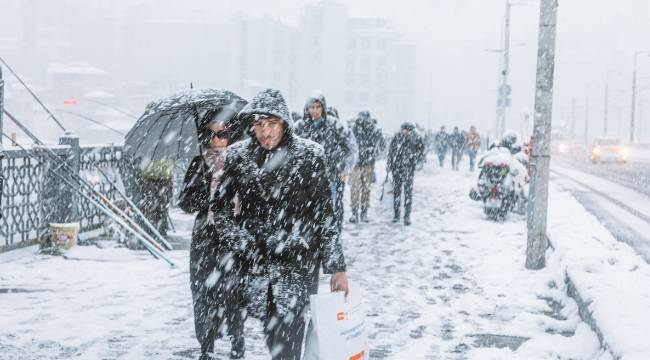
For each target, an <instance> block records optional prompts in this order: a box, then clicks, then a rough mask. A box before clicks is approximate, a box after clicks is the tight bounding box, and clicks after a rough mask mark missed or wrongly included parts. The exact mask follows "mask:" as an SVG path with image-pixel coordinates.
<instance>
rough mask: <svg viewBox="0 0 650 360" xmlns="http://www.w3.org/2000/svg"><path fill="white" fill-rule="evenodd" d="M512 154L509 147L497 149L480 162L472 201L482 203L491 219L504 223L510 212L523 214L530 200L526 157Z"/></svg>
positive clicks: (492, 150) (472, 190) (472, 191)
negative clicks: (524, 161) (525, 163)
mask: <svg viewBox="0 0 650 360" xmlns="http://www.w3.org/2000/svg"><path fill="white" fill-rule="evenodd" d="M519 154H522V153H517V154H515V155H512V153H511V151H510V149H509V148H506V147H494V148H492V149H491V150H489V151H488V152H487V153H486V154H485V156H484V157H483V158H482V159H481V161H480V162H479V165H478V167H479V169H480V172H479V176H478V182H477V185H476V187H475V188H472V189H471V190H470V194H469V195H470V198H471V199H472V200H476V201H482V202H483V211H484V212H485V214H486V215H487V216H488V218H490V219H492V220H503V219H504V218H505V217H506V216H507V215H508V213H510V212H512V211H515V212H517V213H523V212H525V210H526V201H527V199H528V171H527V170H526V166H525V165H524V163H523V161H522V160H523V159H524V158H525V159H526V160H527V157H525V155H524V154H522V155H523V156H520V155H519Z"/></svg>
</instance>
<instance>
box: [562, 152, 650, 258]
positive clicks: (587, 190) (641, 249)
mask: <svg viewBox="0 0 650 360" xmlns="http://www.w3.org/2000/svg"><path fill="white" fill-rule="evenodd" d="M551 169H552V173H551V179H552V180H553V181H555V182H556V183H557V184H558V185H559V186H560V187H561V188H563V189H565V190H567V191H570V192H571V193H572V194H573V195H574V196H575V197H576V198H577V199H578V200H579V201H580V202H581V203H582V205H583V206H584V207H585V208H586V209H588V210H589V211H590V212H592V213H593V214H594V215H596V217H598V219H599V220H600V221H601V223H602V224H604V225H605V227H606V228H607V229H608V230H609V231H610V232H611V233H612V234H613V235H614V236H615V237H616V238H617V239H619V241H623V242H625V243H628V244H629V245H630V246H632V247H633V248H634V249H635V250H636V251H637V253H638V254H639V255H641V256H642V257H643V258H644V259H645V260H646V261H647V262H650V197H649V196H647V195H646V194H644V193H641V192H639V191H637V190H635V189H633V188H630V187H627V186H625V185H622V184H619V183H617V182H614V181H612V180H610V179H607V178H606V177H603V176H598V175H595V174H591V173H588V172H586V171H582V170H580V169H576V168H575V167H572V166H571V165H570V164H569V163H565V162H562V161H556V162H554V163H553V165H552V168H551Z"/></svg>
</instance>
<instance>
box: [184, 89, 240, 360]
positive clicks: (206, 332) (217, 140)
mask: <svg viewBox="0 0 650 360" xmlns="http://www.w3.org/2000/svg"><path fill="white" fill-rule="evenodd" d="M243 105H244V102H243V101H242V102H241V103H240V105H239V107H238V108H237V109H236V111H238V110H240V109H241V108H242V107H243ZM236 111H235V112H234V114H237V112H236ZM221 115H222V114H221V111H220V110H210V111H208V112H207V113H206V114H205V116H204V120H202V121H200V122H199V124H198V126H197V132H198V139H199V141H198V143H199V146H200V149H201V153H202V154H201V155H199V156H196V157H195V158H194V159H192V162H191V163H190V166H189V168H188V170H187V173H186V175H185V180H184V184H183V188H182V190H181V193H180V195H179V204H178V205H179V207H180V208H181V209H183V210H184V211H186V212H188V213H195V212H197V213H198V214H197V216H196V219H195V222H194V228H193V230H192V243H191V245H190V288H191V290H192V300H193V304H194V327H195V332H196V337H197V339H198V341H199V343H200V345H201V359H210V358H211V357H210V356H211V354H213V353H214V342H215V339H217V338H221V337H224V336H227V335H229V336H231V358H233V359H240V358H243V357H244V351H245V342H244V320H245V316H244V314H245V303H244V295H243V288H242V278H244V277H245V272H246V269H245V265H244V261H243V259H242V258H243V255H242V254H237V253H236V252H234V251H233V250H232V249H231V246H229V245H228V244H227V243H226V242H224V241H223V239H222V238H221V237H220V236H219V234H218V231H217V229H216V228H215V224H214V218H213V216H214V215H213V213H212V212H211V211H210V201H212V200H214V199H215V194H216V192H217V190H218V186H219V183H220V181H221V172H222V170H223V165H224V161H225V158H226V153H227V146H228V144H229V142H230V140H231V136H232V131H231V129H230V128H229V127H228V126H227V123H228V122H229V121H230V120H231V119H224V118H223V116H221ZM230 117H232V116H230Z"/></svg>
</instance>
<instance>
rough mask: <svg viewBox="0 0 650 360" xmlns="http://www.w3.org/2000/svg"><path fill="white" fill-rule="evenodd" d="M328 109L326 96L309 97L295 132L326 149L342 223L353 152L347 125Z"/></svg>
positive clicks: (335, 204)
mask: <svg viewBox="0 0 650 360" xmlns="http://www.w3.org/2000/svg"><path fill="white" fill-rule="evenodd" d="M326 110H327V101H326V100H325V96H323V95H317V96H312V97H310V98H309V99H307V102H306V103H305V108H304V114H303V119H302V120H301V121H298V122H296V124H295V134H296V135H298V136H299V137H302V138H305V139H309V140H312V141H314V142H316V143H318V144H320V145H321V146H322V147H323V148H324V149H325V159H326V164H325V165H326V168H327V178H328V180H329V182H330V191H331V194H332V200H333V204H334V210H335V212H336V215H337V217H336V221H337V224H338V225H339V227H340V225H341V224H342V219H343V193H344V191H345V182H346V180H347V174H348V172H349V169H348V159H349V158H350V157H351V156H352V146H351V143H350V136H349V134H348V133H347V132H346V127H345V125H344V124H343V123H342V122H341V121H340V120H339V119H338V118H337V117H336V116H332V115H331V114H328V113H327V111H326Z"/></svg>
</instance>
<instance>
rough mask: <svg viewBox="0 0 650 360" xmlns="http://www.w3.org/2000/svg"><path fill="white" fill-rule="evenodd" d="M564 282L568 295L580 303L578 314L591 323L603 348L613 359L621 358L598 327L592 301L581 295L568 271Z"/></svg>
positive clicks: (587, 322)
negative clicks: (613, 351)
mask: <svg viewBox="0 0 650 360" xmlns="http://www.w3.org/2000/svg"><path fill="white" fill-rule="evenodd" d="M564 282H565V283H566V286H567V290H566V291H567V295H569V297H571V298H572V299H573V300H574V301H575V302H576V304H577V305H578V314H579V315H580V318H581V319H582V321H584V322H585V323H586V324H587V325H589V327H590V328H591V330H592V331H593V332H595V333H596V335H597V336H598V341H599V342H600V347H601V349H604V350H605V351H607V352H608V353H609V354H610V355H611V356H612V358H613V359H616V360H620V359H621V357H620V356H617V355H615V354H614V353H612V350H611V349H610V348H609V346H608V345H607V339H605V337H604V336H603V332H602V331H601V330H600V327H598V323H597V321H596V319H595V318H594V316H593V314H592V313H591V311H590V310H589V305H590V304H591V302H586V301H584V299H583V298H582V296H580V293H579V292H578V289H577V288H576V286H575V284H574V282H573V280H571V277H570V276H569V273H568V272H565V280H564Z"/></svg>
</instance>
